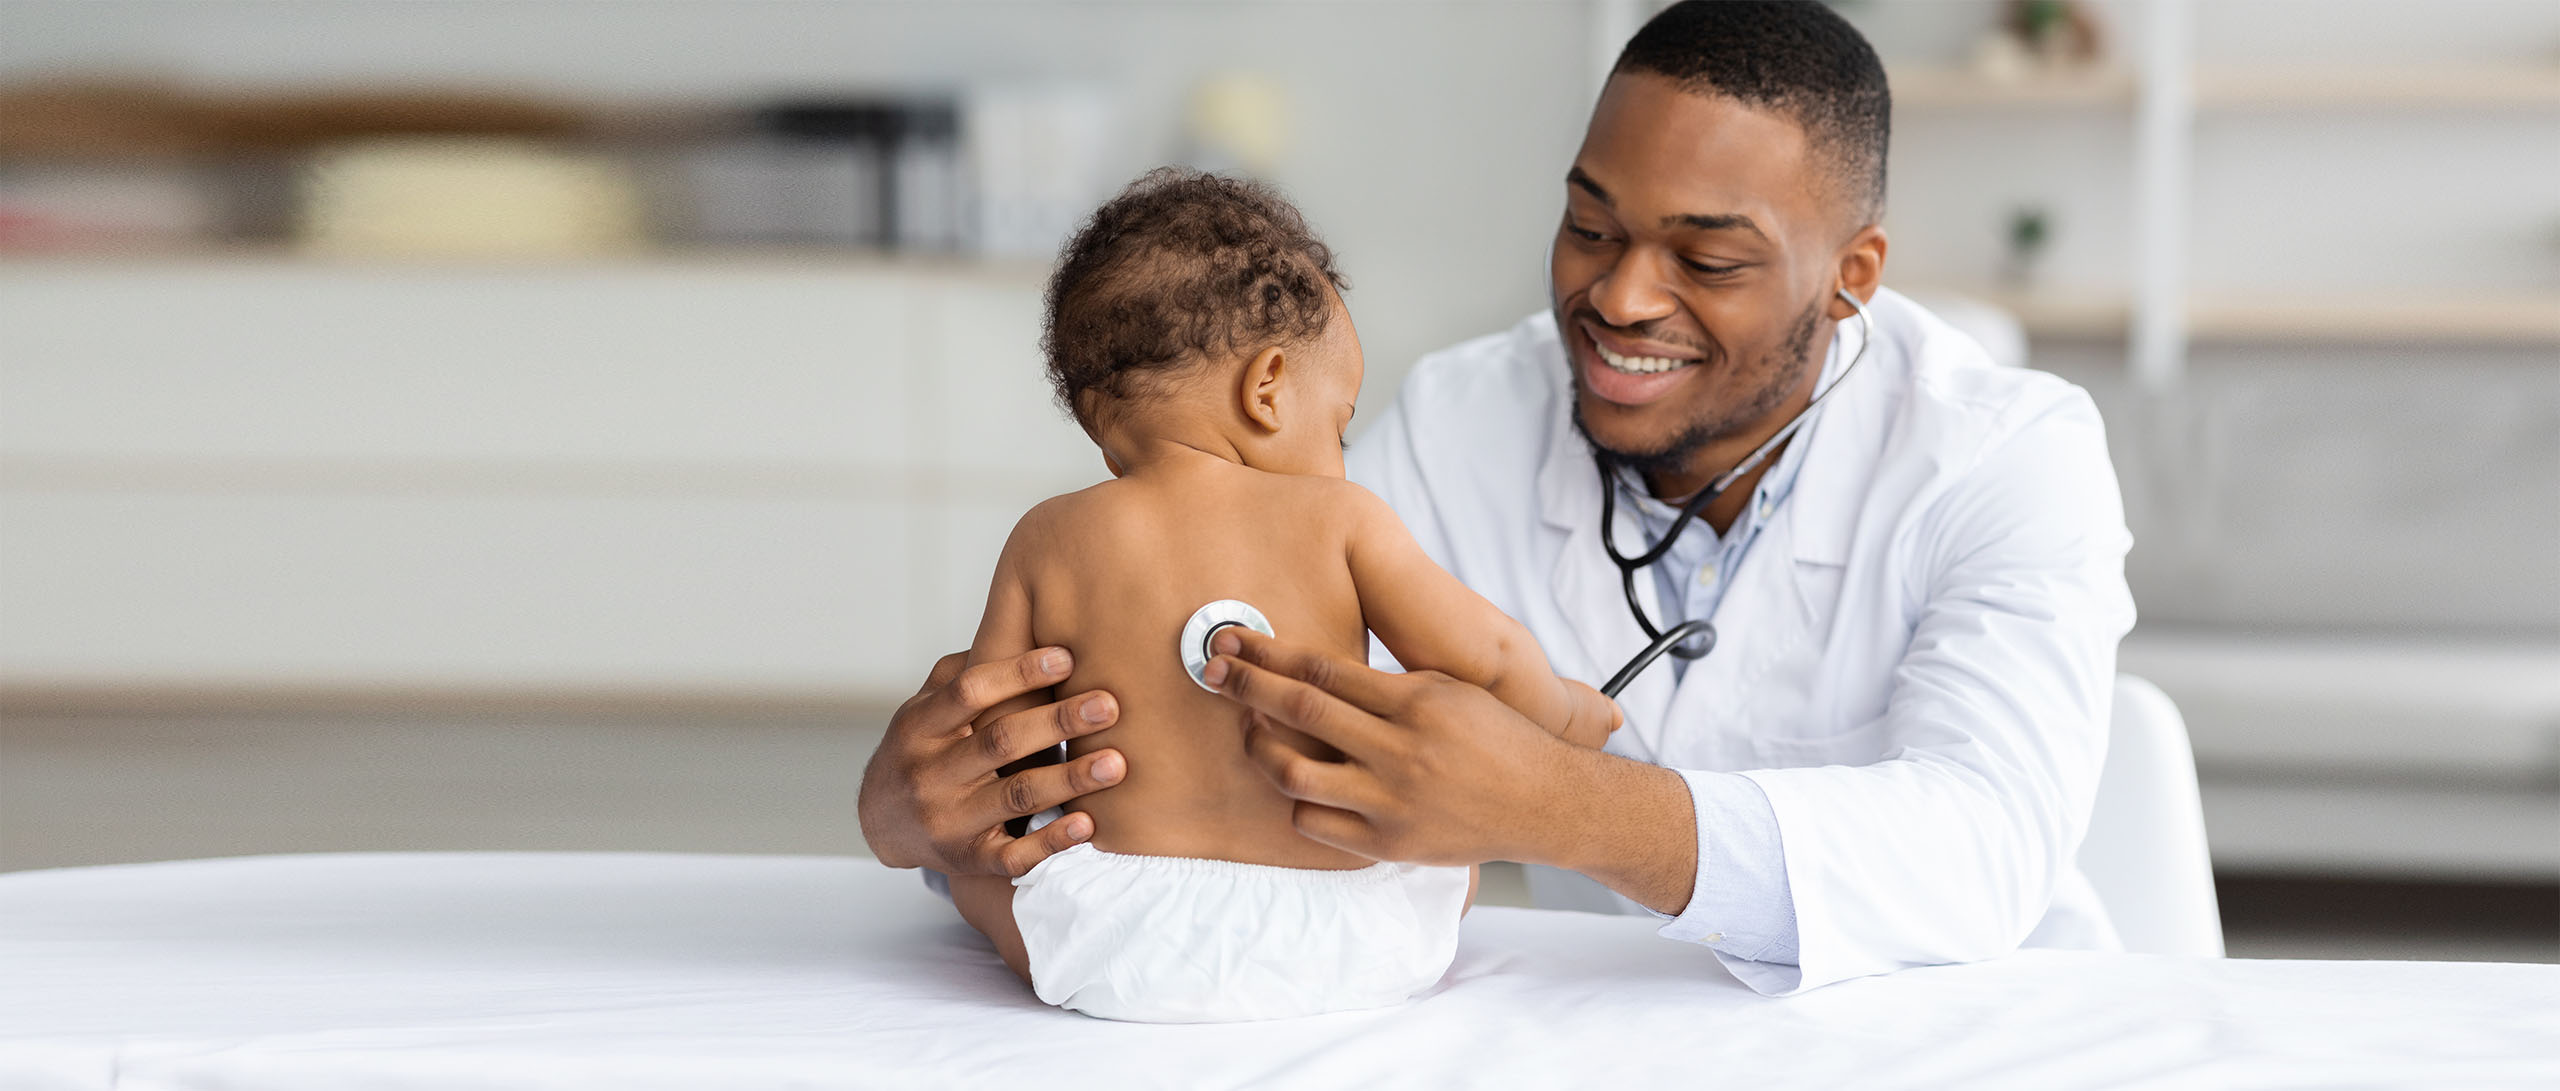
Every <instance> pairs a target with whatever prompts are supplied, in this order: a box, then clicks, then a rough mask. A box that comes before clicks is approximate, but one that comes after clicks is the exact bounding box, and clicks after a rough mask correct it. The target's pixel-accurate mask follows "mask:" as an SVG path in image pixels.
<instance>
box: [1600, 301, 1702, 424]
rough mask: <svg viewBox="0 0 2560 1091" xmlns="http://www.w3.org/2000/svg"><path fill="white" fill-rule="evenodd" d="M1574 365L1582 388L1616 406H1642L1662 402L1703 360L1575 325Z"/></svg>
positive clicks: (1644, 342)
mask: <svg viewBox="0 0 2560 1091" xmlns="http://www.w3.org/2000/svg"><path fill="white" fill-rule="evenodd" d="M1574 332H1575V334H1576V336H1575V337H1574V338H1573V341H1574V342H1575V344H1574V353H1573V355H1574V357H1575V361H1574V362H1575V363H1577V364H1579V365H1580V367H1581V371H1582V385H1583V389H1585V390H1588V391H1590V392H1591V393H1592V394H1593V395H1594V396H1595V397H1598V398H1599V399H1600V400H1602V401H1605V402H1609V403H1611V404H1613V405H1628V406H1633V405H1643V404H1646V403H1648V402H1652V401H1655V400H1658V399H1660V398H1661V397H1662V396H1663V395H1665V394H1667V393H1669V392H1670V391H1671V390H1672V388H1674V387H1677V386H1679V385H1681V383H1682V382H1684V381H1686V380H1687V379H1688V377H1689V375H1690V373H1691V372H1694V371H1696V370H1697V367H1696V366H1695V365H1697V364H1699V363H1701V362H1703V361H1702V358H1701V357H1699V356H1697V355H1695V354H1693V353H1690V352H1687V351H1684V350H1681V349H1678V348H1673V347H1670V346H1666V345H1663V344H1660V343H1658V342H1652V341H1642V340H1634V339H1630V338H1627V337H1624V336H1622V335H1619V334H1616V333H1612V332H1609V331H1606V330H1602V329H1599V328H1598V327H1596V326H1594V325H1593V324H1592V323H1590V322H1588V321H1584V322H1577V323H1575V330H1574Z"/></svg>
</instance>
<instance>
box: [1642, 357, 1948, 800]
mask: <svg viewBox="0 0 2560 1091" xmlns="http://www.w3.org/2000/svg"><path fill="white" fill-rule="evenodd" d="M1857 347H1858V342H1857V326H1856V324H1855V323H1844V324H1843V326H1842V330H1841V335H1840V345H1839V349H1838V351H1841V352H1855V351H1856V350H1857ZM1888 348H1889V345H1887V344H1884V343H1879V344H1878V345H1877V346H1876V347H1875V348H1874V349H1873V350H1871V355H1870V356H1869V357H1868V358H1867V359H1865V360H1863V361H1861V362H1860V363H1859V365H1858V368H1857V369H1856V370H1855V371H1852V372H1849V373H1847V375H1846V379H1845V380H1844V385H1843V386H1841V387H1840V388H1839V390H1838V392H1837V393H1835V394H1833V395H1832V396H1831V397H1830V398H1829V399H1827V400H1826V401H1825V402H1824V403H1823V408H1822V416H1821V417H1820V419H1818V420H1816V421H1814V422H1813V423H1812V424H1810V425H1808V426H1807V428H1808V434H1807V435H1805V436H1804V441H1805V442H1806V443H1807V445H1808V446H1807V447H1806V449H1805V452H1804V455H1803V462H1802V465H1801V467H1800V468H1799V469H1798V471H1797V475H1796V484H1795V489H1794V491H1793V492H1792V493H1791V494H1790V495H1789V496H1788V498H1787V501H1786V503H1784V504H1783V505H1780V507H1779V508H1778V510H1777V511H1776V512H1775V513H1773V515H1772V516H1771V517H1770V521H1769V524H1768V525H1767V526H1766V527H1764V528H1763V529H1762V530H1761V537H1760V539H1759V540H1758V541H1756V542H1754V543H1752V546H1751V549H1750V551H1749V552H1748V553H1747V554H1745V555H1744V557H1743V559H1742V563H1741V565H1740V566H1739V567H1738V568H1737V569H1736V570H1735V571H1734V572H1732V573H1731V574H1730V578H1731V579H1732V580H1733V583H1732V585H1731V586H1730V587H1728V588H1727V589H1726V591H1725V597H1724V601H1723V603H1722V604H1721V605H1720V606H1719V607H1718V609H1717V611H1716V638H1717V639H1716V647H1715V650H1714V651H1713V652H1711V653H1709V654H1708V655H1707V657H1706V658H1704V659H1701V660H1698V661H1697V662H1695V663H1692V664H1690V666H1689V670H1688V673H1687V674H1686V675H1684V676H1683V677H1682V678H1681V680H1680V686H1679V692H1678V694H1677V695H1676V696H1675V697H1674V698H1673V699H1672V707H1671V709H1670V717H1671V718H1672V719H1673V720H1675V721H1676V722H1678V723H1679V724H1680V725H1681V727H1680V730H1679V731H1678V732H1676V733H1672V734H1670V735H1669V736H1668V741H1669V743H1670V745H1666V746H1663V747H1661V748H1660V749H1661V750H1662V751H1663V758H1664V760H1667V761H1670V762H1673V763H1675V764H1687V765H1691V766H1693V767H1697V768H1709V769H1751V768H1758V767H1760V766H1762V765H1764V764H1767V761H1766V755H1764V754H1763V753H1761V752H1760V751H1759V750H1758V749H1756V748H1755V747H1754V746H1753V739H1754V738H1755V737H1756V736H1757V735H1760V734H1766V733H1772V732H1792V731H1801V730H1803V728H1804V725H1802V724H1784V725H1782V724H1775V723H1766V722H1762V721H1764V720H1766V719H1768V718H1770V717H1772V716H1788V717H1812V718H1813V719H1816V720H1820V719H1824V718H1826V717H1825V714H1824V713H1823V712H1822V711H1820V710H1821V709H1823V708H1826V707H1827V705H1828V696H1827V694H1826V693H1825V692H1824V688H1825V687H1824V686H1823V685H1822V684H1821V682H1820V679H1819V667H1820V661H1821V659H1822V654H1821V648H1820V646H1819V642H1820V641H1821V639H1822V637H1823V634H1824V632H1825V631H1826V630H1827V629H1828V628H1829V619H1830V618H1831V616H1832V615H1833V613H1834V612H1835V611H1836V609H1837V607H1838V600H1839V593H1840V587H1841V569H1842V566H1843V565H1844V564H1845V563H1846V560H1847V557H1848V551H1849V544H1850V541H1851V539H1852V537H1853V536H1854V534H1855V533H1856V530H1857V523H1858V518H1859V514H1860V512H1861V510H1862V509H1863V507H1864V505H1865V500H1866V495H1867V482H1868V481H1869V479H1871V478H1872V477H1873V474H1874V468H1875V461H1876V459H1877V457H1878V456H1879V454H1880V453H1881V451H1882V449H1883V437H1884V434H1885V431H1886V426H1887V423H1888V421H1887V414H1888V412H1889V405H1888V404H1887V403H1888V402H1889V401H1890V399H1889V398H1887V397H1885V396H1884V392H1885V391H1887V390H1888V389H1889V388H1890V386H1891V383H1890V381H1889V380H1886V379H1883V378H1881V377H1880V376H1878V375H1876V374H1873V373H1874V372H1880V371H1886V370H1892V369H1894V368H1895V367H1897V366H1898V364H1888V363H1886V362H1885V361H1884V359H1883V357H1884V355H1885V354H1886V352H1887V350H1888ZM1666 673H1667V672H1666Z"/></svg>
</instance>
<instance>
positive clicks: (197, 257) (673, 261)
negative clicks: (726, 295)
mask: <svg viewBox="0 0 2560 1091" xmlns="http://www.w3.org/2000/svg"><path fill="white" fill-rule="evenodd" d="M224 265H307V266H315V267H342V268H363V269H426V270H437V269H451V270H491V269H616V268H621V269H629V268H642V269H653V268H659V269H663V268H701V269H718V268H724V267H726V268H747V269H803V270H821V271H832V270H847V271H857V272H861V271H887V272H915V273H929V274H952V273H963V274H971V275H979V276H988V277H994V278H999V279H1007V280H1029V281H1033V282H1037V281H1040V280H1044V279H1046V278H1047V277H1048V275H1049V267H1050V262H1049V260H1048V259H1046V258H1033V257H1016V256H1000V257H990V256H981V255H971V254H901V253H893V252H890V251H885V250H865V249H854V248H844V249H828V248H823V247H788V246H771V247H758V246H701V247H691V246H674V247H665V248H661V249H651V250H635V251H629V252H621V253H592V254H332V253H318V252H313V251H308V250H301V249H297V248H295V247H293V246H290V245H287V244H282V243H247V242H208V243H202V244H171V245H135V246H117V247H101V248H98V249H94V250H0V269H6V268H22V269H23V268H68V267H77V266H107V267H128V268H130V267H155V266H156V267H184V266H224Z"/></svg>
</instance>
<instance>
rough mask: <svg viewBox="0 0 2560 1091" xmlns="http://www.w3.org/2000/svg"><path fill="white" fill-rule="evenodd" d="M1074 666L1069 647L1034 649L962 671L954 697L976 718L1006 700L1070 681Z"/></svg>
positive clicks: (960, 705) (951, 690) (952, 690)
mask: <svg viewBox="0 0 2560 1091" xmlns="http://www.w3.org/2000/svg"><path fill="white" fill-rule="evenodd" d="M1074 669H1075V659H1074V657H1072V656H1070V655H1068V654H1067V650H1066V649H1065V648H1033V649H1031V650H1030V651H1027V652H1024V653H1022V654H1021V655H1017V656H1013V657H1011V658H1007V659H998V660H996V661H994V662H991V663H980V664H978V665H977V666H974V667H971V668H969V669H967V670H964V671H961V672H960V677H959V678H957V679H955V680H953V682H952V683H951V689H950V694H951V700H952V703H953V704H956V705H958V706H959V707H960V708H961V709H962V710H964V711H966V712H967V713H968V714H969V716H970V718H972V719H975V718H976V717H977V715H978V713H981V712H985V711H986V710H988V709H991V708H994V707H995V706H997V705H1000V704H1003V703H1005V702H1006V701H1010V700H1012V699H1014V698H1016V697H1020V696H1022V695H1023V694H1026V693H1030V692H1033V691H1035V690H1043V689H1047V688H1049V687H1050V686H1054V685H1057V684H1058V683H1060V682H1063V681H1066V678H1067V672H1069V671H1071V670H1074Z"/></svg>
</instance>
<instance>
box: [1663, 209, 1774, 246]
mask: <svg viewBox="0 0 2560 1091" xmlns="http://www.w3.org/2000/svg"><path fill="white" fill-rule="evenodd" d="M1662 226H1664V227H1685V228H1688V229H1690V230H1692V231H1745V232H1749V233H1750V234H1752V235H1755V236H1758V237H1759V239H1760V241H1762V242H1767V241H1769V234H1768V232H1765V231H1762V230H1760V225H1759V224H1756V223H1752V222H1751V217H1749V216H1745V215H1742V214H1741V213H1738V212H1725V213H1716V214H1709V213H1704V212H1683V213H1680V214H1678V215H1674V216H1665V217H1663V218H1662Z"/></svg>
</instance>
